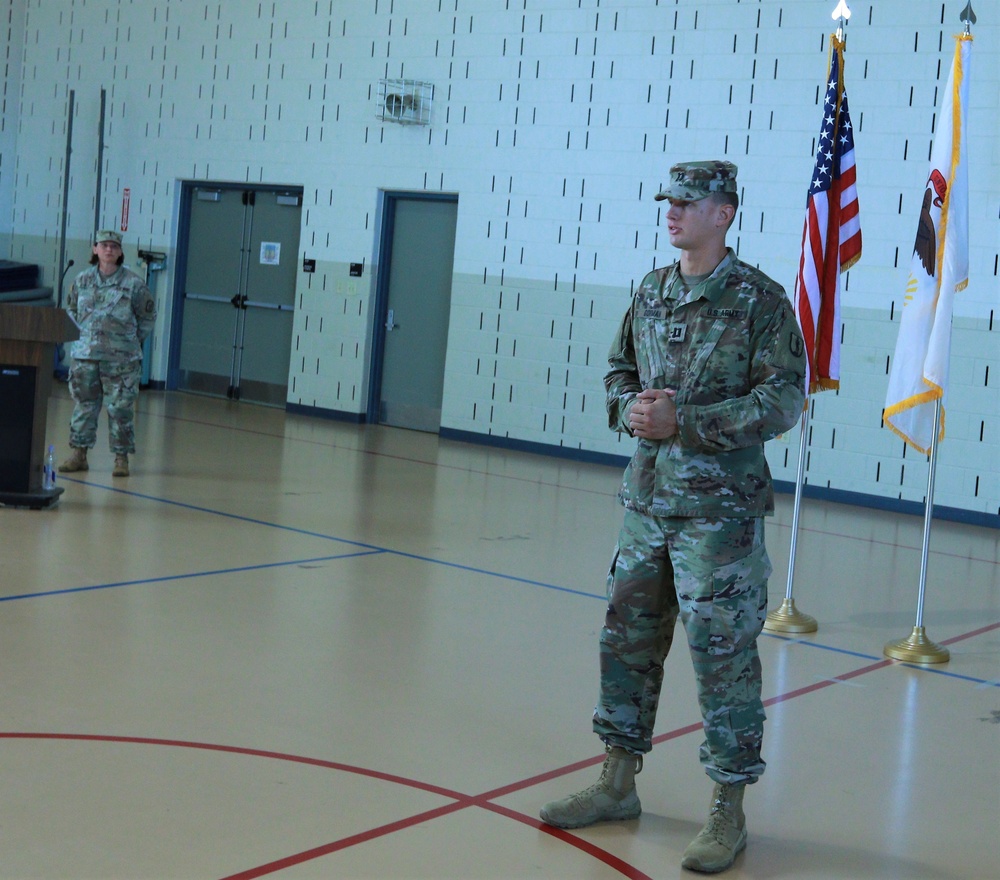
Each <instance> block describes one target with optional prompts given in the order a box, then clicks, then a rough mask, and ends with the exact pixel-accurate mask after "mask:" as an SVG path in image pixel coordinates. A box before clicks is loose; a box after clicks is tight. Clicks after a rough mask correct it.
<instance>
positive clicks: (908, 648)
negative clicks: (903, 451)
mask: <svg viewBox="0 0 1000 880" xmlns="http://www.w3.org/2000/svg"><path fill="white" fill-rule="evenodd" d="M934 424H935V426H937V425H940V424H941V398H940V397H939V398H938V399H937V400H936V401H935V406H934ZM938 433H939V432H938V431H937V430H936V429H935V430H934V432H933V434H932V438H931V455H930V467H929V468H928V473H927V498H926V499H925V502H924V543H923V548H922V550H921V552H920V588H919V590H918V591H917V620H916V623H915V624H914V626H913V631H912V632H911V633H910V635H909V636H907V637H906V638H905V639H897V640H896V641H893V642H889V643H888V644H886V646H885V649H884V650H883V652H882V653H883V654H884V655H885V656H886V657H889V658H890V659H892V660H905V661H907V662H909V663H947V662H948V660H949V659H950V657H951V653H950V652H949V651H948V649H947V648H945V647H943V646H942V645H938V644H935V643H934V642H932V641H931V640H930V639H929V638H927V633H926V631H925V630H924V594H925V590H926V587H927V553H928V549H929V547H930V539H931V520H932V519H933V516H934V474H935V471H936V470H937V451H938Z"/></svg>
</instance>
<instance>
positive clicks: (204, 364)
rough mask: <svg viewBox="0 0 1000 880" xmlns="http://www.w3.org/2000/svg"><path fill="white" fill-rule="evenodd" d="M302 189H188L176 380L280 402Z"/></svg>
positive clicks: (194, 387) (246, 397)
mask: <svg viewBox="0 0 1000 880" xmlns="http://www.w3.org/2000/svg"><path fill="white" fill-rule="evenodd" d="M300 206H301V195H300V194H299V193H297V192H288V191H285V190H282V191H275V190H268V189H259V188H258V189H253V188H247V189H239V188H225V187H213V186H211V185H204V186H197V187H194V188H192V191H191V198H190V211H189V216H188V224H187V226H188V235H187V243H186V244H187V246H186V250H185V253H186V259H185V261H184V262H185V266H184V277H183V280H182V290H183V301H182V320H181V331H180V344H179V346H178V352H179V353H178V370H177V387H178V388H180V389H182V390H188V391H197V392H201V393H204V394H213V395H217V396H226V397H230V398H233V399H234V400H240V399H243V400H250V401H254V402H257V403H267V404H272V405H277V406H283V405H284V403H285V400H286V398H287V390H288V363H289V357H290V352H291V340H292V317H293V315H292V313H293V310H294V304H295V276H296V260H297V255H298V248H299V226H300V219H301V207H300Z"/></svg>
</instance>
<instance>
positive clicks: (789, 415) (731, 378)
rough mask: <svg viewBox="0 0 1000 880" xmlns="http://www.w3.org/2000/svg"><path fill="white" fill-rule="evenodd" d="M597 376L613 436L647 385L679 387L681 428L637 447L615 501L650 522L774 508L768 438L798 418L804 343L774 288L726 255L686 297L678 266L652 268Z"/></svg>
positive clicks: (625, 423)
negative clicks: (766, 451) (601, 375)
mask: <svg viewBox="0 0 1000 880" xmlns="http://www.w3.org/2000/svg"><path fill="white" fill-rule="evenodd" d="M608 362H609V365H610V370H609V371H608V373H607V375H606V376H605V378H604V384H605V387H606V389H607V408H608V417H609V424H610V427H611V428H612V430H615V431H623V432H625V433H629V434H631V431H630V430H629V427H628V411H629V408H630V406H631V403H632V401H633V400H634V398H635V396H636V394H638V392H639V391H641V390H642V389H644V388H667V389H675V390H676V392H677V396H676V398H675V400H676V403H677V433H676V434H675V435H674V436H673V437H670V438H668V439H666V440H643V439H641V438H640V439H639V440H638V446H637V448H636V450H635V454H634V455H633V456H632V460H631V461H630V463H629V465H628V467H627V469H626V471H625V477H624V481H623V483H622V488H621V491H620V493H619V496H618V497H619V499H620V501H621V502H622V504H624V505H625V506H626V507H628V508H630V509H633V510H636V511H638V512H640V513H644V514H651V515H654V516H699V517H700V516H732V517H746V516H760V515H763V514H767V513H771V512H772V511H773V510H774V490H773V488H772V485H771V473H770V470H769V469H768V466H767V461H766V459H765V457H764V441H765V440H769V439H771V438H772V437H775V436H776V435H778V434H780V433H781V432H782V431H785V430H787V429H788V428H790V427H791V426H792V425H794V424H795V423H796V421H797V420H798V419H799V417H800V416H801V415H802V408H803V403H804V399H805V398H804V394H805V392H804V386H805V347H804V345H803V342H802V335H801V333H800V332H799V328H798V324H797V323H796V321H795V314H794V312H793V310H792V305H791V302H790V301H789V300H788V297H787V296H786V295H785V292H784V290H783V289H782V288H781V286H780V285H779V284H777V283H776V282H774V281H772V280H771V279H770V278H768V277H767V276H766V275H765V274H764V273H763V272H760V271H758V270H757V269H754V268H753V267H752V266H748V265H747V264H746V263H743V262H742V261H740V260H738V259H737V258H736V254H735V253H734V252H733V251H732V250H731V249H730V250H729V252H728V254H727V256H726V257H725V258H724V259H723V261H722V262H721V263H720V264H719V266H718V267H717V268H716V270H715V271H714V272H713V273H712V275H711V276H709V277H708V278H707V279H705V280H704V281H702V282H701V283H699V284H697V285H695V286H694V287H693V288H692V289H691V290H690V291H687V290H686V288H685V286H684V281H683V279H682V278H681V275H680V271H679V264H677V263H675V264H673V265H671V266H666V267H664V268H662V269H657V270H655V271H653V272H650V273H649V274H648V275H647V276H646V277H645V278H644V279H643V281H642V283H641V284H640V285H639V288H638V289H637V290H636V292H635V296H634V297H633V300H632V306H631V308H630V309H629V310H628V312H627V313H626V314H625V317H624V319H623V320H622V324H621V327H620V328H619V330H618V334H617V336H616V338H615V341H614V343H613V344H612V346H611V352H610V354H609V355H608Z"/></svg>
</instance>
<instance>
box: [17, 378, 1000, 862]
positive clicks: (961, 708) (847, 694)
mask: <svg viewBox="0 0 1000 880" xmlns="http://www.w3.org/2000/svg"><path fill="white" fill-rule="evenodd" d="M70 411H71V402H70V401H69V398H68V396H67V395H66V390H65V387H64V386H58V387H57V388H56V389H55V391H54V393H53V398H52V400H51V403H50V410H49V434H50V439H51V441H52V442H54V443H55V444H56V448H57V450H58V453H59V457H60V458H62V457H64V456H65V453H66V449H67V446H66V440H67V436H68V421H69V416H70ZM104 419H105V417H104V416H103V415H102V419H101V429H100V430H101V433H100V442H99V444H98V448H97V449H96V450H94V452H93V453H92V454H91V468H90V470H89V471H88V472H86V473H82V474H76V475H72V476H70V475H60V484H61V485H62V486H63V487H64V488H65V493H64V494H63V495H62V497H61V499H60V503H59V504H58V506H56V507H55V508H53V509H49V510H41V511H32V510H27V509H15V508H3V509H0V533H2V535H3V554H2V562H0V676H2V677H0V880H14V878H44V880H61V878H72V880H91V878H93V880H109V878H157V880H161V878H162V880H167V878H251V877H274V878H287V880H291V878H505V880H507V878H573V880H599V878H600V880H604V878H615V877H626V878H679V877H688V878H691V877H695V876H698V875H694V874H691V873H689V872H686V871H684V870H682V869H681V868H680V865H679V863H680V857H681V853H682V851H683V849H684V847H685V846H686V845H687V843H688V841H689V840H690V839H691V838H692V837H693V836H694V835H695V834H696V833H697V831H698V830H699V828H700V827H701V824H702V823H703V821H704V818H705V816H706V813H707V809H708V802H709V795H710V791H711V787H710V783H709V781H708V779H707V777H705V776H704V774H703V773H702V771H701V768H700V766H699V764H698V745H699V743H700V741H701V734H700V723H699V716H698V711H697V708H696V705H695V699H694V688H693V677H692V673H691V670H690V662H689V659H688V656H687V652H686V649H685V648H684V647H683V644H682V643H681V642H679V643H678V644H677V646H676V648H675V651H674V653H673V654H672V655H671V656H670V657H669V658H668V661H667V675H666V684H665V688H664V696H663V700H662V702H661V710H660V716H659V718H658V722H657V734H658V735H657V741H656V742H657V744H656V747H655V748H654V750H653V752H652V753H651V754H650V755H649V756H648V757H647V760H646V762H645V769H644V770H643V772H642V774H641V775H640V776H639V777H638V786H639V793H640V796H641V798H642V803H643V808H644V812H643V814H642V816H641V818H640V819H638V820H636V821H633V822H624V823H616V824H611V825H604V826H597V827H593V828H590V829H585V830H581V831H578V832H574V833H568V832H563V831H558V830H555V829H551V828H546V827H543V826H542V825H541V823H540V822H539V821H538V818H537V815H538V807H539V806H540V805H541V804H542V803H543V802H545V801H546V800H549V799H552V798H554V797H559V796H562V795H563V794H566V793H568V792H570V791H573V790H576V789H578V788H581V787H583V786H585V785H587V784H589V783H590V782H592V781H593V780H594V779H595V778H596V776H597V773H598V772H599V768H600V763H601V760H602V757H603V755H602V748H601V744H600V742H599V740H597V738H596V737H595V736H594V735H593V734H592V733H591V732H590V713H591V709H592V707H593V704H594V699H595V695H596V687H597V635H598V630H599V628H600V626H601V622H602V618H603V613H604V601H603V590H604V578H605V573H606V571H607V566H608V562H609V559H610V555H611V551H612V548H613V544H614V541H615V538H616V535H617V530H618V525H619V521H620V518H621V511H620V509H619V507H618V505H617V502H616V500H615V492H616V490H617V486H618V481H619V478H620V470H619V469H618V468H617V467H606V466H598V465H590V464H581V463H577V462H571V461H567V460H563V459H559V458H554V457H546V456H537V455H529V454H524V453H519V452H511V451H506V450H499V449H496V448H491V447H487V446H480V445H470V444H463V443H457V442H453V441H447V440H441V439H440V438H438V437H437V436H436V435H432V434H425V433H419V432H413V431H406V430H400V429H394V428H387V427H377V426H375V427H373V426H358V425H353V424H346V423H340V422H335V421H327V420H322V419H317V418H306V417H302V416H296V415H290V414H287V413H285V412H283V411H281V410H280V409H272V408H267V407H260V406H254V405H252V404H246V403H233V402H230V401H224V400H217V399H211V398H206V397H198V396H194V395H185V394H178V393H163V392H146V393H144V394H143V395H142V396H141V397H140V400H139V417H138V427H137V435H138V446H139V453H138V454H137V455H135V456H133V458H132V476H131V477H129V478H127V479H112V477H111V464H112V456H111V455H110V453H109V452H108V451H107V448H106V440H105V437H106V434H105V420H104ZM792 508H793V499H792V497H791V496H788V495H779V497H778V511H777V514H776V516H775V517H773V518H771V519H770V520H768V525H767V529H768V532H767V538H768V547H769V551H770V554H771V557H772V561H773V563H774V568H775V573H774V577H773V578H772V581H771V585H770V588H771V606H772V608H774V607H777V606H778V605H779V604H780V602H781V599H782V597H783V596H784V594H785V588H786V577H787V570H788V555H789V545H790V541H791V529H790V522H791V518H792ZM922 533H923V521H922V519H921V518H920V517H918V516H907V515H895V514H891V513H886V512H880V511H873V510H869V509H863V508H857V507H851V506H847V505H838V504H833V503H823V502H818V501H815V500H809V499H806V500H805V501H804V502H803V505H802V514H801V522H800V526H799V530H798V545H797V554H796V556H797V561H796V574H795V581H794V598H795V602H796V605H797V607H798V609H799V610H801V611H803V612H806V613H808V614H811V615H812V616H814V617H815V618H816V619H817V621H818V623H819V628H818V630H817V631H816V632H815V633H812V634H808V635H802V636H788V635H781V634H777V633H765V634H764V635H763V636H762V637H761V639H760V648H761V654H762V657H763V662H764V674H765V679H764V688H765V697H766V700H767V707H768V709H767V711H768V718H769V720H768V725H767V727H766V731H765V758H766V759H767V761H768V771H767V773H766V774H765V775H764V777H763V778H762V779H761V781H760V783H759V784H758V785H756V786H754V787H752V788H751V789H749V790H748V792H747V796H746V811H747V822H748V828H749V842H748V846H747V849H746V851H745V852H744V853H743V854H742V855H741V856H739V858H738V859H737V862H736V864H735V866H734V867H733V868H732V869H731V870H730V871H729V872H728V873H727V874H725V875H724V876H726V877H727V878H733V880H735V878H753V880H764V878H789V880H793V878H794V880H808V878H815V880H832V878H838V880H839V878H844V880H860V878H899V880H993V878H997V877H998V876H1000V830H998V829H1000V824H998V822H1000V819H998V817H1000V549H998V544H1000V532H998V531H997V530H996V529H988V528H978V527H973V526H968V525H961V524H956V523H950V522H944V521H935V522H934V524H933V528H932V531H931V539H930V553H929V559H928V564H927V572H928V577H927V589H926V601H925V606H924V616H923V623H924V625H925V627H926V632H927V636H928V638H930V639H931V640H933V641H935V642H937V643H938V644H940V645H942V646H947V648H948V650H949V651H950V660H949V661H948V662H946V663H942V664H935V665H925V666H918V665H912V664H907V663H901V662H898V661H894V660H888V659H886V657H885V656H884V655H883V647H884V645H885V644H886V642H888V641H890V640H893V639H897V638H904V637H906V636H908V635H910V633H911V630H912V629H913V626H914V623H915V620H916V614H917V597H918V589H919V574H920V551H921V545H922Z"/></svg>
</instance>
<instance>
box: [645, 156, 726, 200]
mask: <svg viewBox="0 0 1000 880" xmlns="http://www.w3.org/2000/svg"><path fill="white" fill-rule="evenodd" d="M736 171H737V169H736V166H735V165H734V164H733V163H732V162H723V161H721V160H719V159H713V160H711V161H709V162H679V163H678V164H677V165H674V166H673V167H672V168H671V169H670V184H669V185H668V186H667V188H666V189H665V190H663V192H659V193H657V194H656V195H655V196H653V198H654V199H656V201H658V202H662V201H663V200H664V199H677V200H678V201H682V202H697V201H699V200H700V199H703V198H705V197H706V196H709V195H711V194H712V193H716V192H732V193H734V192H736Z"/></svg>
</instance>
